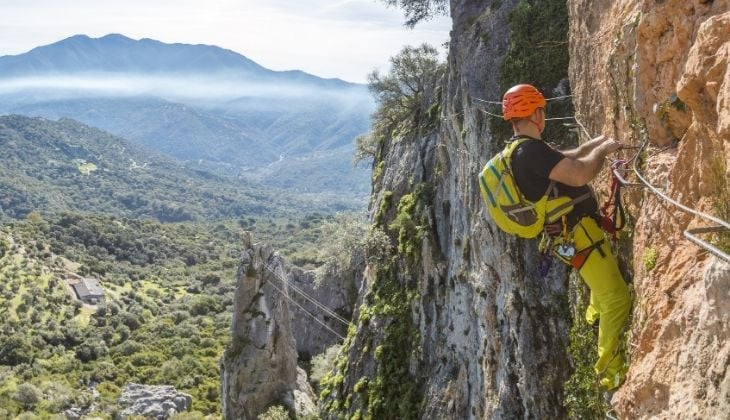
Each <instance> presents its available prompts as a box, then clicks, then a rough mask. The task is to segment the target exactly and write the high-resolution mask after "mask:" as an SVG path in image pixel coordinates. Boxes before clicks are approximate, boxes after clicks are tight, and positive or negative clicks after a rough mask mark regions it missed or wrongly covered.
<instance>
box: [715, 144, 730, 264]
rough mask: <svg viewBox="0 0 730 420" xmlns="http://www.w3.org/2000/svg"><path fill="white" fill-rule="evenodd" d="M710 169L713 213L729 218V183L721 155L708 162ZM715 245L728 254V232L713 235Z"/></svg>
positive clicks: (729, 234)
mask: <svg viewBox="0 0 730 420" xmlns="http://www.w3.org/2000/svg"><path fill="white" fill-rule="evenodd" d="M710 168H711V170H712V181H713V182H714V184H715V188H713V191H714V196H713V197H712V198H713V203H714V207H715V214H716V215H717V217H719V218H720V219H722V220H730V185H728V178H727V168H726V167H725V159H724V158H723V157H722V156H717V157H715V158H714V159H713V160H712V162H710ZM712 242H713V243H714V244H715V246H717V247H718V248H719V249H721V250H722V251H724V252H727V253H728V254H730V232H727V231H725V232H721V233H718V234H716V235H715V237H714V238H713V241H712Z"/></svg>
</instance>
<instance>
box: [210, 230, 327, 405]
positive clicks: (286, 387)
mask: <svg viewBox="0 0 730 420" xmlns="http://www.w3.org/2000/svg"><path fill="white" fill-rule="evenodd" d="M285 278H286V271H285V268H284V264H283V262H282V260H281V258H280V257H279V255H278V254H277V253H275V252H274V250H273V249H272V248H271V247H267V246H261V245H254V244H252V242H251V236H250V234H249V233H246V234H245V235H244V252H243V255H242V258H241V265H240V267H239V271H238V281H237V285H236V291H235V294H234V302H233V323H232V336H233V337H232V340H231V344H230V345H229V347H228V348H227V349H226V352H225V355H224V357H223V361H222V366H221V382H222V389H223V390H222V401H223V414H224V416H225V418H227V419H242V420H245V419H255V418H256V417H257V416H258V415H259V414H261V413H263V412H265V411H266V409H267V408H268V407H270V406H272V405H278V404H282V405H285V406H287V407H289V408H290V409H291V410H296V408H297V407H304V408H305V409H306V410H311V407H313V406H314V404H313V403H312V402H311V398H312V395H313V394H312V391H311V389H309V388H308V385H307V386H304V385H306V379H305V380H302V379H301V376H302V375H303V374H304V371H302V370H300V369H298V367H297V352H296V343H295V341H294V337H293V335H292V329H291V328H292V327H291V318H290V313H289V308H288V304H287V300H288V298H289V288H288V284H287V282H286V281H282V279H285ZM305 377H306V375H305ZM307 400H309V401H307Z"/></svg>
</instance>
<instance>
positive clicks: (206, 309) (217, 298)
mask: <svg viewBox="0 0 730 420" xmlns="http://www.w3.org/2000/svg"><path fill="white" fill-rule="evenodd" d="M36 216H37V217H32V218H31V219H29V220H24V221H17V222H14V223H12V224H7V225H5V226H3V227H1V228H0V239H1V240H0V244H1V245H2V246H0V249H2V253H1V254H2V257H0V278H1V279H2V281H1V282H0V316H3V318H4V319H6V322H5V323H4V324H3V326H2V328H0V348H2V351H0V377H2V378H3V380H2V381H0V407H2V410H4V411H0V413H4V414H3V415H5V414H7V416H9V417H11V418H12V417H14V416H15V415H18V414H19V413H20V412H21V411H23V410H31V411H32V412H34V413H35V414H37V415H38V416H41V418H46V417H44V416H48V415H49V414H52V413H59V412H61V411H63V410H65V409H66V408H68V407H70V406H77V407H86V406H88V405H89V404H91V403H92V399H93V398H92V390H91V388H90V387H91V385H92V384H94V385H95V387H96V390H97V391H98V392H99V394H100V396H99V397H98V398H97V399H96V402H95V403H96V405H97V408H98V410H99V411H100V413H102V415H106V414H103V413H107V414H108V413H112V412H114V411H115V410H116V409H117V407H116V401H117V399H118V397H119V394H120V392H121V389H122V387H123V386H124V385H125V384H126V383H127V382H130V381H135V382H140V383H145V384H169V385H174V386H176V387H177V388H178V389H180V390H182V391H184V392H188V393H190V394H191V395H192V396H193V409H194V410H195V411H196V412H197V413H198V414H195V413H191V414H190V416H192V417H189V418H201V417H202V416H203V415H204V414H216V413H218V412H219V411H220V401H219V400H220V395H219V389H220V371H219V361H220V357H221V355H222V353H223V350H224V348H225V346H226V345H227V343H228V341H229V339H230V333H229V331H230V317H231V311H232V302H233V300H232V299H233V291H234V287H235V276H236V270H237V268H238V261H237V259H238V256H239V255H240V249H238V244H239V243H240V240H239V233H240V231H242V230H243V229H244V228H245V229H247V230H251V231H253V232H254V238H255V239H256V240H257V241H258V240H261V241H265V242H268V243H271V244H273V245H274V246H275V247H278V248H279V250H280V251H281V252H282V254H283V256H284V257H285V258H288V259H290V260H297V261H299V262H302V263H304V264H305V265H309V266H311V267H316V266H317V265H320V264H322V263H323V262H322V261H320V260H318V259H317V258H318V253H317V251H316V249H315V247H316V245H315V244H316V243H317V242H318V241H319V240H320V238H321V237H322V234H323V232H322V229H321V224H322V223H324V222H327V221H329V220H330V219H329V217H325V216H322V215H319V214H313V215H309V216H306V217H304V218H302V219H299V220H292V219H253V218H245V219H239V220H229V221H219V222H206V223H182V224H161V223H158V222H154V221H140V220H135V219H126V218H119V217H106V216H87V215H80V214H62V215H59V216H49V217H46V218H41V217H40V216H39V215H36ZM69 273H75V274H79V275H84V276H93V277H97V278H99V279H101V285H102V286H103V288H104V289H105V303H104V304H103V305H99V306H98V307H97V308H93V307H88V306H85V305H81V304H80V303H79V302H77V301H75V300H74V299H73V298H72V296H71V294H70V293H69V290H68V289H67V287H66V286H65V284H64V279H65V278H66V277H67V276H68V275H69ZM21 386H22V387H21ZM36 391H38V392H36ZM39 395H40V396H39ZM36 397H37V398H36ZM196 416H197V417H196Z"/></svg>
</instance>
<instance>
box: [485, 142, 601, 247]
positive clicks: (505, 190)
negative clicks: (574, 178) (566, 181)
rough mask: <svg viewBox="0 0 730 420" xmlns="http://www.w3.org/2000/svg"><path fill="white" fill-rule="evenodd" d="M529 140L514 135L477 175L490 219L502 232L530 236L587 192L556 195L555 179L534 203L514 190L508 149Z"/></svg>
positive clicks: (564, 212) (512, 150) (514, 185)
mask: <svg viewBox="0 0 730 420" xmlns="http://www.w3.org/2000/svg"><path fill="white" fill-rule="evenodd" d="M526 140H529V139H528V138H525V137H522V138H518V139H516V140H514V141H512V142H511V143H509V144H508V145H507V146H506V147H505V148H504V150H502V151H501V152H500V153H498V154H497V155H496V156H494V157H493V158H492V159H491V160H490V161H489V162H487V164H486V165H485V166H484V169H482V172H481V173H480V174H479V186H480V190H481V192H482V197H483V198H484V202H485V204H486V206H487V210H488V211H489V215H490V216H491V217H492V220H494V222H495V223H496V224H497V226H499V228H500V229H502V230H503V231H505V232H507V233H510V234H513V235H517V236H519V237H521V238H534V237H536V236H537V235H539V234H540V232H542V229H543V227H544V225H545V224H546V223H547V224H551V223H555V222H557V221H558V220H560V219H561V217H562V216H564V215H567V214H568V213H570V212H571V211H572V210H573V205H574V204H575V203H577V202H579V201H583V200H585V199H587V198H589V197H590V193H587V194H584V195H583V196H581V197H578V198H574V199H571V198H570V197H565V196H563V197H559V196H558V195H557V193H558V191H557V188H556V186H555V181H551V182H550V185H549V186H548V189H547V191H545V194H543V196H542V197H541V198H540V199H539V200H538V201H536V202H532V201H528V200H527V199H526V198H525V197H524V196H523V195H522V193H520V191H519V190H518V189H517V184H516V183H515V178H514V175H513V174H512V168H511V167H510V163H511V158H512V152H514V150H515V149H516V148H517V146H519V145H520V144H522V142H524V141H526Z"/></svg>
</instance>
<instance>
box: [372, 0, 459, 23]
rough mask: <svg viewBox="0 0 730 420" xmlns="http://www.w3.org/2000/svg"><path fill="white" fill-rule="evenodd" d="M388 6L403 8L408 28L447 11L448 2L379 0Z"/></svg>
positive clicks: (441, 0)
mask: <svg viewBox="0 0 730 420" xmlns="http://www.w3.org/2000/svg"><path fill="white" fill-rule="evenodd" d="M381 1H382V2H384V3H385V4H387V5H388V6H395V7H399V8H401V9H403V12H404V13H405V17H406V23H405V25H406V26H407V27H409V28H413V27H414V26H416V24H417V23H418V22H421V21H424V20H429V19H431V18H432V17H434V16H437V15H445V14H447V13H448V12H449V3H448V2H447V1H446V0H381Z"/></svg>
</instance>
